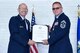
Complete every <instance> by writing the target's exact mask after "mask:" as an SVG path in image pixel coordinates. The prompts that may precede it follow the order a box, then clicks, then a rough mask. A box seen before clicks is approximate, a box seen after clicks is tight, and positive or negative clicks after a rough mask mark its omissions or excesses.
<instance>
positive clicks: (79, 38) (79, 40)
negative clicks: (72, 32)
mask: <svg viewBox="0 0 80 53" xmlns="http://www.w3.org/2000/svg"><path fill="white" fill-rule="evenodd" d="M77 43H78V53H80V17H78V23H77Z"/></svg>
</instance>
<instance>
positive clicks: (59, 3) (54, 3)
mask: <svg viewBox="0 0 80 53" xmlns="http://www.w3.org/2000/svg"><path fill="white" fill-rule="evenodd" d="M54 4H59V5H60V6H61V7H62V4H61V3H60V2H58V1H56V2H54V3H53V4H52V5H54Z"/></svg>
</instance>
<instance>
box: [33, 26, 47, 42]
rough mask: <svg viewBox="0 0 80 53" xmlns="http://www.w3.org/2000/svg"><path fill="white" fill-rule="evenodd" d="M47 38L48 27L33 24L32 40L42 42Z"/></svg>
mask: <svg viewBox="0 0 80 53" xmlns="http://www.w3.org/2000/svg"><path fill="white" fill-rule="evenodd" d="M44 39H48V27H47V26H45V25H34V26H33V31H32V40H34V41H35V42H43V41H42V40H44Z"/></svg>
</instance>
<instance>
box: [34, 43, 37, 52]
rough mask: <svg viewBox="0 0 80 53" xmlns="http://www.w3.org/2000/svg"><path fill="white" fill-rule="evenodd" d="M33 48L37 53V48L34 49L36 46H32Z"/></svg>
mask: <svg viewBox="0 0 80 53" xmlns="http://www.w3.org/2000/svg"><path fill="white" fill-rule="evenodd" d="M33 48H34V50H35V52H36V53H38V50H37V48H36V45H35V44H34V45H33Z"/></svg>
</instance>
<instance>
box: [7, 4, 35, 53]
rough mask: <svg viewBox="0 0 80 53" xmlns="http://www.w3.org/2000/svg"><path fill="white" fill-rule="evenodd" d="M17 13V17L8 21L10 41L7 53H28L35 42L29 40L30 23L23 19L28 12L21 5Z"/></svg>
mask: <svg viewBox="0 0 80 53" xmlns="http://www.w3.org/2000/svg"><path fill="white" fill-rule="evenodd" d="M18 12H19V15H17V16H13V17H11V19H10V21H9V31H10V41H9V46H8V53H30V51H29V47H30V45H33V44H34V43H35V42H34V41H32V40H31V35H30V22H29V21H28V20H27V19H25V16H26V14H27V12H28V8H27V5H26V4H25V3H21V4H20V5H19V7H18Z"/></svg>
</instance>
